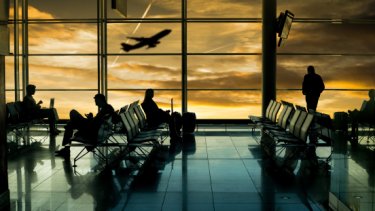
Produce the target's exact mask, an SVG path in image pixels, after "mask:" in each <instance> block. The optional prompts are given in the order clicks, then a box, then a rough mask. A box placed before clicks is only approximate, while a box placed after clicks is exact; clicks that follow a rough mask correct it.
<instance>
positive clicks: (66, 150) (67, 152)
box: [55, 148, 70, 157]
mask: <svg viewBox="0 0 375 211" xmlns="http://www.w3.org/2000/svg"><path fill="white" fill-rule="evenodd" d="M55 156H59V157H70V149H69V148H63V149H61V150H59V151H56V152H55Z"/></svg>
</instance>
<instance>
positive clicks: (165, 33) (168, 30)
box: [150, 29, 172, 41]
mask: <svg viewBox="0 0 375 211" xmlns="http://www.w3.org/2000/svg"><path fill="white" fill-rule="evenodd" d="M171 31H172V30H170V29H164V30H163V31H161V32H159V33H157V34H155V35H154V36H152V37H150V39H151V40H155V41H156V40H159V39H161V38H162V37H164V36H167V35H168V34H169V33H171Z"/></svg>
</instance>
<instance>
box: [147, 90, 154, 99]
mask: <svg viewBox="0 0 375 211" xmlns="http://www.w3.org/2000/svg"><path fill="white" fill-rule="evenodd" d="M153 97H154V90H153V89H147V90H146V92H145V100H150V99H152V98H153Z"/></svg>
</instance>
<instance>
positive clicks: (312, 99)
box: [302, 65, 325, 111]
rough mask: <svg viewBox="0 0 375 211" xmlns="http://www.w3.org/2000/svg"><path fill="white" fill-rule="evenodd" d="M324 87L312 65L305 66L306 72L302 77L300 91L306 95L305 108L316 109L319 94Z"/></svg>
mask: <svg viewBox="0 0 375 211" xmlns="http://www.w3.org/2000/svg"><path fill="white" fill-rule="evenodd" d="M324 89H325V86H324V82H323V79H322V77H320V75H318V74H316V73H315V68H314V66H312V65H310V66H308V67H307V74H306V75H305V77H304V78H303V83H302V93H303V95H305V96H306V104H307V110H309V109H311V110H314V111H315V110H316V107H317V106H318V101H319V97H320V94H321V93H322V92H323V90H324Z"/></svg>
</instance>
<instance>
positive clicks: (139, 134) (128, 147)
mask: <svg viewBox="0 0 375 211" xmlns="http://www.w3.org/2000/svg"><path fill="white" fill-rule="evenodd" d="M166 137H168V129H167V125H166V124H163V125H160V126H159V127H158V128H156V129H155V128H153V129H150V128H147V120H146V116H145V114H144V112H143V110H142V107H141V106H140V105H139V104H138V101H135V102H133V103H131V104H129V105H126V106H124V107H122V108H121V109H119V110H118V111H117V112H116V115H114V116H112V117H109V118H108V119H107V121H105V122H103V123H102V125H101V126H100V128H99V130H98V135H97V140H90V139H89V138H88V137H83V136H81V135H80V134H79V133H75V135H74V137H73V138H72V143H71V145H70V146H71V147H81V148H82V149H81V150H80V151H79V153H78V154H77V155H76V156H75V157H74V164H73V166H74V167H77V165H76V163H77V161H79V160H80V159H81V158H82V157H84V156H85V155H86V154H88V153H90V152H91V153H93V154H94V157H95V158H97V160H98V161H99V166H100V167H104V168H106V167H108V166H111V165H114V164H116V163H117V162H119V161H123V160H127V161H131V162H132V166H133V167H134V166H136V167H137V168H139V169H140V168H142V165H143V164H144V163H145V162H147V160H149V159H150V158H151V155H153V153H154V152H156V151H158V150H160V149H161V148H165V147H166V146H164V145H163V141H164V140H165V139H166ZM153 158H154V157H153ZM100 167H98V168H100Z"/></svg>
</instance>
